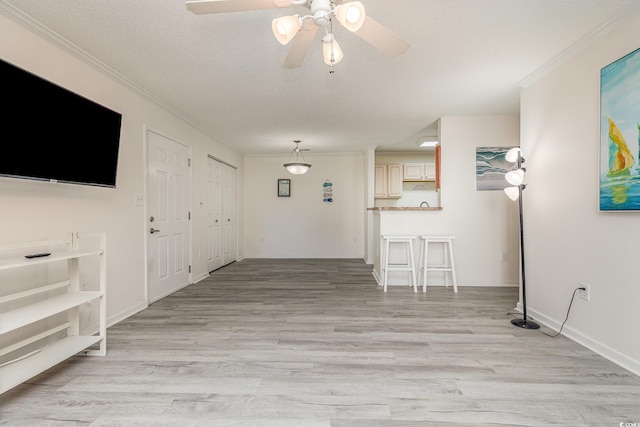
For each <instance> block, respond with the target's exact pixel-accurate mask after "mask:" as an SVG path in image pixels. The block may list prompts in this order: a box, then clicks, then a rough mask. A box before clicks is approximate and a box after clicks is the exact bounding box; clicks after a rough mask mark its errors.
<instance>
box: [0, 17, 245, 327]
mask: <svg viewBox="0 0 640 427" xmlns="http://www.w3.org/2000/svg"><path fill="white" fill-rule="evenodd" d="M42 31H44V32H45V33H46V30H42ZM53 39H55V37H53ZM67 47H68V49H67V48H63V47H61V45H59V44H57V43H53V42H52V41H50V40H49V39H46V38H44V37H42V36H40V35H38V34H37V33H36V32H34V31H31V30H29V29H27V28H26V27H24V26H22V25H21V24H19V23H18V22H16V21H14V20H12V19H9V18H8V17H7V16H5V15H3V14H0V57H1V58H2V59H4V60H5V61H7V62H10V63H13V64H15V65H17V66H18V67H21V68H24V69H26V70H28V71H30V72H32V73H34V74H36V75H39V76H41V77H43V78H45V79H47V80H50V81H52V82H53V83H55V84H58V85H60V86H63V87H65V88H67V89H69V90H71V91H73V92H76V93H78V94H80V95H82V96H84V97H87V98H89V99H91V100H93V101H95V102H98V103H100V104H103V105H105V106H107V107H109V108H111V109H113V110H116V111H119V112H121V113H122V115H123V117H122V131H121V140H120V154H119V164H118V176H117V183H116V188H115V189H107V188H97V187H87V186H80V185H72V184H50V183H45V182H36V181H27V180H21V179H10V178H0V206H1V208H0V243H2V244H10V243H13V242H19V241H29V240H41V239H49V238H52V239H53V238H61V237H64V235H65V234H66V233H67V232H70V231H96V232H106V234H107V252H108V257H107V262H108V269H107V276H108V291H107V307H108V309H107V317H108V319H109V324H112V323H114V322H116V321H118V320H120V319H122V318H124V317H126V316H128V315H130V314H132V313H133V312H135V311H138V310H140V309H141V308H144V307H145V306H146V303H147V302H146V282H145V280H146V277H145V270H146V259H145V239H146V229H147V225H148V223H147V221H146V215H145V208H144V207H143V206H136V205H135V196H136V194H137V193H144V191H145V178H146V177H145V154H144V153H145V146H144V130H143V129H144V126H149V127H151V128H153V129H157V130H159V131H162V132H163V133H165V134H167V135H170V136H171V137H172V138H174V139H175V140H177V141H178V142H181V143H183V144H185V145H190V146H192V148H193V149H192V154H193V158H192V178H193V191H192V209H191V211H192V230H193V244H192V248H191V249H192V253H194V254H197V253H198V252H199V251H204V253H205V254H206V248H207V245H206V233H205V228H206V227H205V226H206V217H205V209H204V207H203V206H202V205H200V203H201V202H206V187H205V184H206V181H207V180H206V164H207V154H212V155H214V156H216V157H218V158H220V159H223V160H225V161H226V162H228V163H230V164H233V165H236V166H238V167H240V172H239V174H238V176H239V178H240V179H239V184H238V186H239V187H238V189H239V191H238V194H239V197H238V200H239V206H238V207H239V209H240V210H241V209H242V199H243V198H242V194H243V193H242V159H241V157H240V156H238V155H237V154H236V153H234V152H233V151H231V150H230V149H228V148H226V147H224V146H223V145H221V144H219V143H216V142H215V141H213V140H212V139H211V138H209V137H207V136H205V135H204V134H203V133H201V132H200V131H198V130H197V129H196V128H194V127H193V126H192V125H190V124H189V123H187V122H185V121H184V120H182V119H181V118H179V117H177V116H176V115H175V114H172V113H171V112H169V111H168V110H167V109H166V108H163V107H161V106H160V105H159V104H157V103H155V102H153V101H151V100H150V99H149V98H146V97H144V96H142V95H140V94H139V92H137V91H134V90H132V89H131V88H130V87H129V86H127V85H125V84H122V83H121V82H119V81H118V80H117V79H115V78H114V77H111V76H110V75H108V74H107V73H105V72H104V71H101V70H100V69H98V68H97V67H95V66H93V65H90V63H89V62H88V61H85V60H83V59H81V57H80V56H77V55H74V54H71V53H70V52H71V51H73V50H74V48H73V47H72V46H67ZM37 125H38V123H37V118H34V126H37ZM3 143H4V144H20V143H21V139H20V135H16V136H14V138H12V139H10V140H9V139H4V140H3ZM51 143H52V144H55V143H56V141H51ZM87 143H91V141H90V139H88V141H87ZM52 161H54V160H52ZM87 161H90V159H87ZM238 227H239V234H240V235H242V223H241V222H239V225H238ZM240 242H241V239H240ZM242 251H243V248H242V245H240V247H239V254H240V255H241V254H242ZM192 265H193V277H194V278H201V277H204V276H206V275H207V269H206V259H199V258H197V257H194V259H193V264H192Z"/></svg>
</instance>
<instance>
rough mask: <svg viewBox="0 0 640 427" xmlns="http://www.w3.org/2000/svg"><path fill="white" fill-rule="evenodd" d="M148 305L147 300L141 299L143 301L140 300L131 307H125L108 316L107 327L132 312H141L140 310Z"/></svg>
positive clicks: (130, 314)
mask: <svg viewBox="0 0 640 427" xmlns="http://www.w3.org/2000/svg"><path fill="white" fill-rule="evenodd" d="M148 306H149V305H148V304H147V302H146V301H143V302H140V303H138V304H136V305H134V306H131V307H129V308H127V309H126V310H123V311H121V312H120V313H117V314H115V315H113V316H111V317H109V319H107V327H109V326H113V325H115V324H116V323H119V322H121V321H123V320H124V319H126V318H127V317H131V316H133V315H134V314H136V313H139V312H141V311H142V310H144V309H145V308H147V307H148Z"/></svg>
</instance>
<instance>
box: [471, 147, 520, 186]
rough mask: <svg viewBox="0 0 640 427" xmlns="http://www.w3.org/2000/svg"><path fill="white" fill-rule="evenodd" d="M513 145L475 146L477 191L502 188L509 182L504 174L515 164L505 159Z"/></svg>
mask: <svg viewBox="0 0 640 427" xmlns="http://www.w3.org/2000/svg"><path fill="white" fill-rule="evenodd" d="M512 148H513V147H476V189H477V190H478V191H487V190H504V189H505V188H506V187H508V186H509V183H508V182H507V181H506V180H505V179H504V174H505V173H507V172H509V171H511V170H515V169H516V168H517V165H516V164H515V163H511V162H508V161H506V160H505V158H504V156H505V154H507V151H509V150H510V149H512Z"/></svg>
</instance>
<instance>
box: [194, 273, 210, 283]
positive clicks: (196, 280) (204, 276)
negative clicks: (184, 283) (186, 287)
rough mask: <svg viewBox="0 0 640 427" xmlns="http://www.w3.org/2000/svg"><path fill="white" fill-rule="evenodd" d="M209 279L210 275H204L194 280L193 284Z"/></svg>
mask: <svg viewBox="0 0 640 427" xmlns="http://www.w3.org/2000/svg"><path fill="white" fill-rule="evenodd" d="M208 277H209V273H202V274H200V275H198V276H197V277H195V278H194V279H193V284H196V283H198V282H202V281H203V280H204V279H206V278H208Z"/></svg>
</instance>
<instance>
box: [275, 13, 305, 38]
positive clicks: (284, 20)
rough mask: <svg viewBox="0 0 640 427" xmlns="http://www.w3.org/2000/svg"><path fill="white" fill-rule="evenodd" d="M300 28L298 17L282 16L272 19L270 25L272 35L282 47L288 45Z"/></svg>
mask: <svg viewBox="0 0 640 427" xmlns="http://www.w3.org/2000/svg"><path fill="white" fill-rule="evenodd" d="M301 27H302V23H301V22H300V16H298V15H292V16H282V17H280V18H276V19H274V20H273V21H272V23H271V29H272V30H273V35H274V36H275V38H276V40H278V42H280V44H282V45H286V44H287V43H289V42H290V41H291V39H293V38H294V37H295V36H296V34H298V31H300V28H301Z"/></svg>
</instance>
